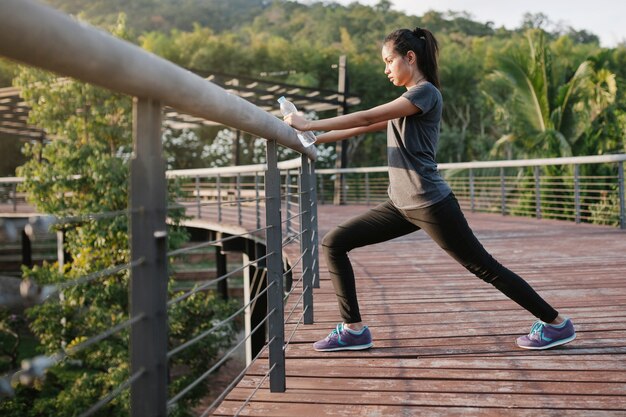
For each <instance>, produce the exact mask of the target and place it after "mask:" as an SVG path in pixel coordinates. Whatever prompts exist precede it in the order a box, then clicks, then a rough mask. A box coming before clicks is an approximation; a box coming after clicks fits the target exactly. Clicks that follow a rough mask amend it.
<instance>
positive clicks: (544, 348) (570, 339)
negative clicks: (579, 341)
mask: <svg viewBox="0 0 626 417" xmlns="http://www.w3.org/2000/svg"><path fill="white" fill-rule="evenodd" d="M574 339H576V334H574V335H573V336H570V337H568V338H567V339H561V340H557V341H556V342H553V343H550V344H549V345H545V346H520V345H517V346H518V347H520V348H522V349H529V350H546V349H550V348H553V347H556V346H561V345H564V344H566V343H569V342H571V341H572V340H574Z"/></svg>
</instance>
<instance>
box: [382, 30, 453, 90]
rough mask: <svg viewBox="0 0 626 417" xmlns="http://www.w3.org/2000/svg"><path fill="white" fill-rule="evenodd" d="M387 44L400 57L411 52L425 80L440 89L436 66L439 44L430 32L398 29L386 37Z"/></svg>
mask: <svg viewBox="0 0 626 417" xmlns="http://www.w3.org/2000/svg"><path fill="white" fill-rule="evenodd" d="M388 42H391V43H392V44H393V49H394V50H395V51H396V52H398V53H399V54H400V55H402V56H405V55H406V54H407V53H408V52H409V51H413V52H414V53H415V56H416V57H417V68H418V69H419V70H420V71H421V72H422V74H424V77H426V80H428V81H429V82H430V83H431V84H433V85H434V86H435V87H437V88H441V85H440V83H439V66H438V64H437V56H438V55H439V44H438V43H437V39H435V36H434V35H433V34H432V32H431V31H429V30H428V29H422V28H420V27H416V28H415V29H414V30H409V29H398V30H396V31H393V32H391V33H390V34H389V35H387V37H386V38H385V42H384V43H385V44H386V43H388Z"/></svg>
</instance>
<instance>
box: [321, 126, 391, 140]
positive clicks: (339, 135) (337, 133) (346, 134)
mask: <svg viewBox="0 0 626 417" xmlns="http://www.w3.org/2000/svg"><path fill="white" fill-rule="evenodd" d="M386 127H387V122H378V123H375V124H372V125H369V126H363V127H354V128H352V129H344V130H331V131H330V132H327V133H322V134H320V135H317V140H316V141H315V143H329V142H337V141H340V140H343V139H348V138H351V137H353V136H357V135H360V134H363V133H368V132H377V131H379V130H384V129H385V128H386Z"/></svg>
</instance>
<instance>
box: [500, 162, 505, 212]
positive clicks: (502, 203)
mask: <svg viewBox="0 0 626 417" xmlns="http://www.w3.org/2000/svg"><path fill="white" fill-rule="evenodd" d="M500 211H501V212H502V215H503V216H505V215H506V177H505V176H504V168H500Z"/></svg>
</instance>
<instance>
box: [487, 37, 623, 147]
mask: <svg viewBox="0 0 626 417" xmlns="http://www.w3.org/2000/svg"><path fill="white" fill-rule="evenodd" d="M526 38H527V41H528V42H527V48H523V49H521V48H516V49H513V50H512V51H510V52H508V53H506V54H504V55H502V56H501V58H500V61H499V65H498V69H497V70H496V71H495V72H494V91H496V94H493V95H492V99H493V102H494V103H495V105H496V106H497V107H498V109H499V113H500V115H501V117H502V121H503V122H504V125H505V126H506V128H505V130H504V132H503V133H504V134H503V136H502V137H501V138H500V139H499V140H498V141H497V142H496V146H495V148H494V151H495V152H497V151H499V150H500V149H501V148H503V147H505V146H509V150H510V149H511V148H510V147H512V148H513V149H514V154H515V156H518V155H519V156H521V157H539V156H542V157H554V156H571V155H580V153H579V149H581V148H582V149H585V146H584V143H583V141H582V140H581V139H582V138H584V137H585V134H586V133H587V132H589V131H590V130H591V127H592V124H593V122H594V121H595V120H596V119H597V118H598V116H600V115H601V114H602V113H603V112H604V111H605V110H606V109H607V108H609V106H610V105H611V104H612V103H614V102H615V98H616V93H617V84H616V81H615V75H614V74H613V73H611V72H610V71H608V70H607V69H603V68H595V67H594V64H593V62H592V61H590V60H585V61H583V62H582V63H580V64H579V65H578V67H577V68H576V70H575V72H574V73H573V74H572V75H571V76H570V77H569V78H568V79H566V80H562V81H560V80H555V78H554V72H553V65H552V53H551V50H550V47H549V44H548V43H547V41H546V37H545V33H544V32H543V31H538V30H530V31H528V32H527V33H526ZM499 81H504V83H505V85H506V86H508V87H509V88H510V93H511V94H509V95H506V96H500V95H498V92H499V91H498V85H497V83H498V82H499ZM511 156H512V155H511V154H509V157H511Z"/></svg>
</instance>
